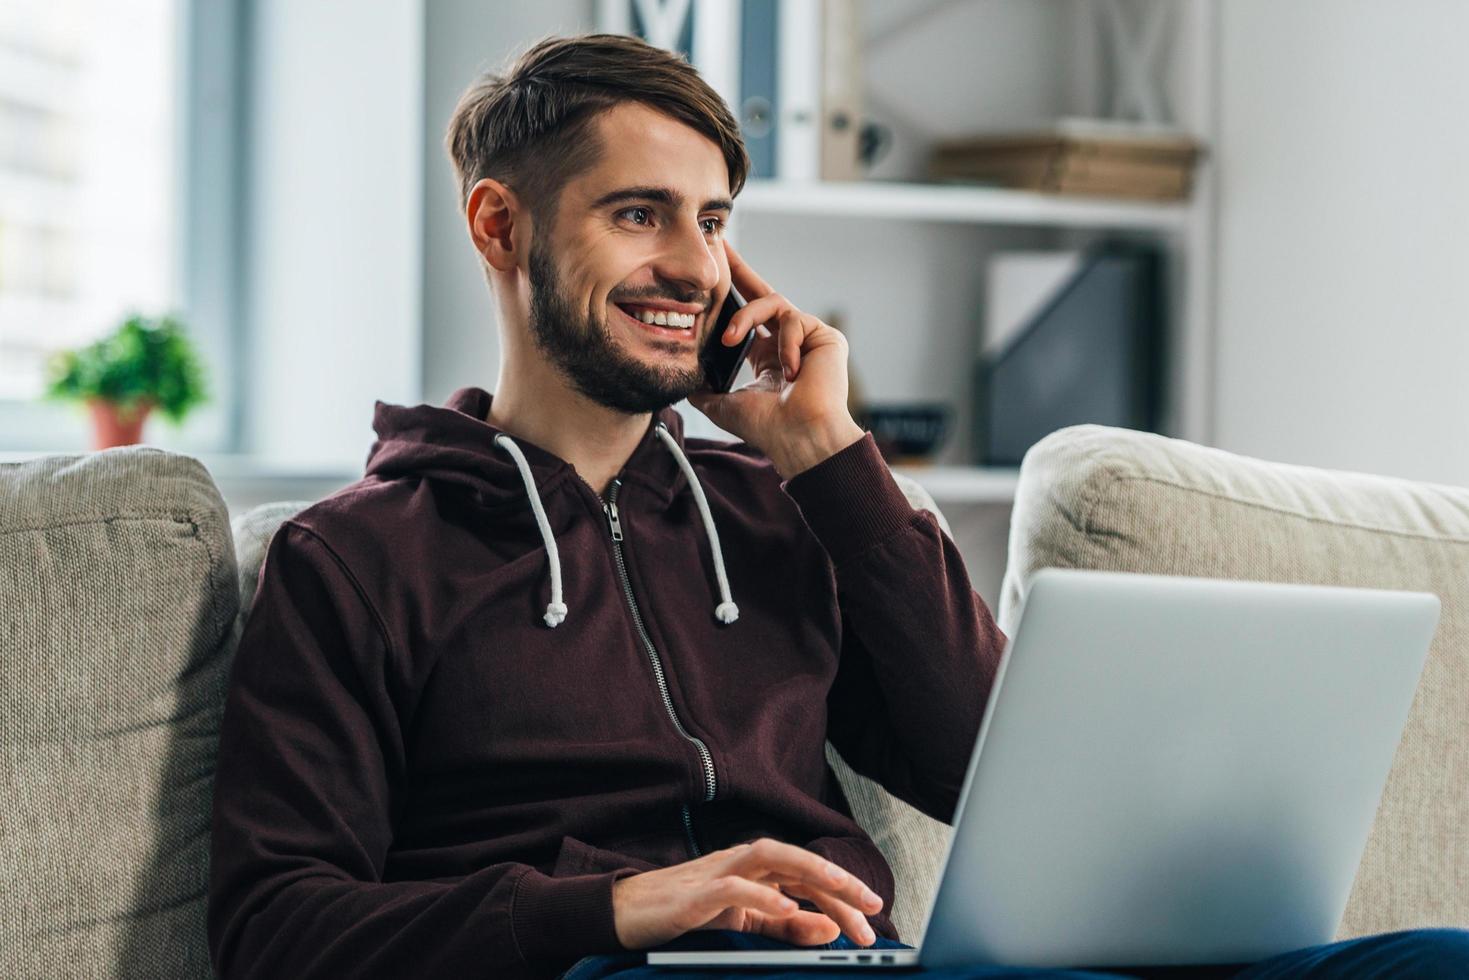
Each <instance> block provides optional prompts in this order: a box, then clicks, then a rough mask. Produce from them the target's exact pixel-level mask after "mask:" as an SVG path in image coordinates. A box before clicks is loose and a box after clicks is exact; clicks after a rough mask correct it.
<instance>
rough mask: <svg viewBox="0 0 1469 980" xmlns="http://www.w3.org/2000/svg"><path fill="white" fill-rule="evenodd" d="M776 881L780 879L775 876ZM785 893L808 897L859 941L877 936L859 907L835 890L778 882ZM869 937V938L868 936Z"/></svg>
mask: <svg viewBox="0 0 1469 980" xmlns="http://www.w3.org/2000/svg"><path fill="white" fill-rule="evenodd" d="M776 880H777V881H779V880H780V879H779V878H777V879H776ZM780 884H781V886H782V888H783V889H784V890H785V893H786V894H787V895H790V896H792V897H794V898H805V899H809V900H810V901H811V902H812V903H813V904H815V906H816V907H817V908H819V909H820V910H821V911H823V912H825V913H826V914H827V916H828V917H829V918H830V919H831V920H832V921H833V922H835V923H836V924H837V925H838V926H840V927H841V930H842V932H845V933H846V934H847V935H849V936H851V937H852V938H853V939H854V940H856V941H857V942H859V943H862V944H864V945H865V944H867V943H869V942H872V941H873V940H875V939H876V938H877V934H876V933H875V932H873V931H872V926H871V925H870V924H868V922H867V916H866V915H864V914H863V913H862V911H861V909H860V908H858V907H857V906H855V905H853V904H851V903H849V902H848V901H847V900H846V897H845V896H839V895H837V894H836V893H835V892H831V891H827V890H825V889H822V888H812V887H810V886H807V885H805V884H802V883H800V882H799V881H797V880H794V879H792V880H791V881H788V882H787V881H782V882H780ZM869 937H871V938H869Z"/></svg>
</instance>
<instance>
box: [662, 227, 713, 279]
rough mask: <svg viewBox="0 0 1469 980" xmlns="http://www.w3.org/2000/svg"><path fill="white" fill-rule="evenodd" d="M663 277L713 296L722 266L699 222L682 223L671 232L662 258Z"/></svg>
mask: <svg viewBox="0 0 1469 980" xmlns="http://www.w3.org/2000/svg"><path fill="white" fill-rule="evenodd" d="M658 272H659V276H660V277H661V278H665V279H672V280H674V281H677V282H682V283H687V284H688V286H689V288H690V289H697V290H699V291H700V292H702V293H712V292H713V291H714V287H716V286H718V285H719V263H718V262H716V261H715V259H714V246H712V245H710V243H709V239H708V238H706V237H705V235H704V230H703V228H701V227H700V223H699V222H697V221H696V222H694V223H693V224H692V225H684V224H679V225H678V227H677V228H676V229H674V230H673V231H672V232H670V236H669V240H668V247H667V248H666V249H665V250H664V251H663V254H662V255H661V256H660V257H659V261H658Z"/></svg>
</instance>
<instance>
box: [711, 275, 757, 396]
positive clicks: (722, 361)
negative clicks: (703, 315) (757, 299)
mask: <svg viewBox="0 0 1469 980" xmlns="http://www.w3.org/2000/svg"><path fill="white" fill-rule="evenodd" d="M744 305H745V302H744V300H742V299H740V295H739V293H737V292H735V289H734V287H733V286H731V287H729V293H728V295H726V296H725V297H724V305H723V306H722V307H720V309H719V319H718V320H716V321H715V323H714V329H713V330H711V331H709V338H708V340H706V341H705V342H704V347H703V349H702V350H700V351H699V365H700V366H701V367H702V368H703V369H704V383H705V384H706V385H707V386H708V387H709V390H711V391H717V392H721V393H724V392H728V391H729V390H730V389H731V388H733V387H734V380H735V377H736V376H737V375H738V374H739V373H740V365H742V364H744V363H745V354H746V352H747V351H749V349H750V344H751V343H753V342H754V340H755V336H756V334H755V331H754V330H751V331H749V332H748V333H746V334H745V337H744V339H743V340H741V341H740V342H739V343H738V344H736V345H735V346H733V347H729V346H727V345H726V344H725V343H724V341H723V340H721V339H720V338H722V337H723V336H724V330H725V328H726V327H728V326H729V321H730V318H731V317H733V316H734V315H735V313H737V312H739V309H740V307H742V306H744Z"/></svg>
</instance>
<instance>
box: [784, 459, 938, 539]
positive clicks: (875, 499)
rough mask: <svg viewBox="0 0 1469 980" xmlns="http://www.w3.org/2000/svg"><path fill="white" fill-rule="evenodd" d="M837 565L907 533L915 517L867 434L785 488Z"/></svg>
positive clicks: (797, 475) (793, 480)
mask: <svg viewBox="0 0 1469 980" xmlns="http://www.w3.org/2000/svg"><path fill="white" fill-rule="evenodd" d="M781 489H783V490H784V491H785V492H786V493H787V494H788V495H789V496H790V497H791V499H793V500H794V501H795V502H796V504H797V505H798V506H799V507H800V508H801V516H802V517H804V518H805V519H806V524H807V525H808V526H809V527H810V528H811V531H812V533H813V534H815V535H816V538H817V540H819V541H820V542H821V544H822V546H823V547H824V548H825V549H826V553H827V554H828V555H830V556H831V560H832V563H833V564H840V563H841V562H842V561H843V560H845V559H847V558H850V557H852V556H854V555H857V554H860V553H861V552H863V551H866V550H867V549H868V548H870V547H872V546H873V545H875V544H878V543H879V542H881V541H883V540H884V539H885V538H887V537H889V536H891V535H893V534H895V533H897V532H898V531H900V530H902V528H903V527H905V526H906V525H907V524H908V522H909V521H911V520H912V519H913V515H914V514H915V513H916V511H914V509H913V505H912V504H910V503H908V498H907V497H905V496H904V495H903V491H902V489H901V488H899V486H898V484H897V481H896V480H894V479H893V474H892V471H891V470H889V469H888V464H887V461H886V460H884V459H883V458H882V453H880V452H879V451H878V449H877V441H876V440H875V439H873V438H872V433H871V432H868V433H866V434H864V435H863V436H862V438H861V439H858V440H857V441H856V442H854V443H852V444H851V445H850V446H848V447H846V448H845V449H842V450H839V451H838V452H836V453H834V454H833V455H831V456H829V457H827V458H826V459H824V460H822V461H821V462H819V463H817V464H816V465H815V466H813V467H811V468H810V469H806V470H802V471H801V472H800V473H797V474H796V475H795V476H793V477H791V478H790V479H789V480H786V481H785V482H784V483H782V484H781Z"/></svg>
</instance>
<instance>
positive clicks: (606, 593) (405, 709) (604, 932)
mask: <svg viewBox="0 0 1469 980" xmlns="http://www.w3.org/2000/svg"><path fill="white" fill-rule="evenodd" d="M489 407H490V395H489V394H488V393H486V392H485V391H484V390H482V389H480V388H475V387H467V388H462V389H460V390H458V391H456V392H455V393H454V394H453V395H452V396H450V399H449V401H448V402H447V403H446V404H445V405H444V406H443V407H435V406H432V405H426V404H425V405H417V406H413V407H405V406H400V405H389V404H385V403H383V402H381V401H379V402H378V403H377V404H376V410H375V416H374V420H373V426H374V428H375V430H376V432H377V434H378V439H377V441H376V442H374V443H373V446H372V449H371V452H370V453H369V455H368V460H367V472H366V475H365V476H364V477H363V478H362V479H361V480H359V481H357V482H356V483H353V484H352V485H350V486H348V487H345V488H343V489H341V490H339V491H337V492H336V493H334V494H332V495H331V496H329V497H327V498H325V499H323V500H321V501H319V502H317V503H315V504H313V505H312V506H310V507H308V508H307V509H305V510H304V511H302V512H300V513H299V514H297V515H296V516H295V517H293V518H292V519H290V520H288V521H286V522H285V523H284V524H282V525H281V527H280V530H279V531H278V532H277V533H276V535H275V537H274V538H273V539H272V540H271V543H270V547H269V549H268V551H267V554H266V558H265V564H264V566H263V568H262V569H261V574H260V581H259V591H258V593H257V595H256V598H255V601H254V606H253V608H252V609H251V611H250V613H249V616H248V618H247V620H246V622H245V627H244V632H243V635H242V637H241V640H240V644H239V649H238V652H237V654H236V657H235V661H234V665H233V667H232V670H231V674H230V687H229V694H228V698H227V702H226V707H225V712H224V718H223V721H222V726H221V733H220V743H219V757H218V768H217V773H216V777H215V790H214V813H213V831H212V833H213V836H212V842H211V860H212V866H211V874H210V888H209V911H208V925H209V944H210V952H211V956H212V958H213V962H214V966H215V969H216V971H217V972H218V973H219V974H220V975H222V976H226V977H293V978H304V977H318V976H320V977H340V976H358V977H360V976H374V977H403V976H430V975H432V976H451V975H468V974H470V973H471V972H475V973H484V972H490V973H493V974H494V975H496V976H503V977H539V976H554V975H556V974H558V973H560V972H561V971H563V970H565V969H566V968H568V967H569V966H570V965H571V964H572V963H574V962H575V961H576V960H577V959H579V958H581V957H583V956H586V955H590V954H594V953H603V952H615V951H618V950H620V949H622V946H621V944H620V943H619V942H618V940H617V935H616V932H615V930H614V928H613V916H612V885H613V882H614V881H615V880H616V879H617V878H620V877H623V876H626V875H629V874H635V873H637V872H640V871H646V870H650V869H653V868H660V867H666V866H668V865H672V864H677V863H680V862H683V861H687V860H690V859H692V858H694V857H696V856H698V855H700V854H705V853H708V852H710V851H713V850H717V849H719V848H724V847H728V846H731V845H733V844H737V843H740V842H742V841H748V840H753V839H755V838H757V837H762V836H769V837H775V838H779V839H781V840H785V841H789V842H792V843H795V844H799V845H801V846H804V847H806V848H808V849H810V850H812V851H815V852H817V853H819V854H821V855H823V856H825V857H827V858H829V859H830V860H832V861H834V862H836V863H837V864H839V865H841V866H842V867H845V868H847V869H848V870H849V871H851V872H852V873H853V874H855V875H856V876H857V877H858V878H860V879H861V880H862V881H864V882H866V883H867V884H868V885H870V886H871V887H872V889H873V890H874V891H876V892H877V893H878V894H879V895H881V896H882V898H883V902H884V907H883V911H882V912H881V913H879V914H878V915H874V916H871V917H870V920H869V921H870V922H871V923H872V926H873V928H874V930H875V931H876V932H877V933H878V934H879V935H882V936H888V937H892V938H898V937H897V933H896V931H895V930H894V928H893V926H892V923H891V921H890V919H889V918H888V911H889V909H890V906H891V904H892V900H893V878H892V872H891V871H890V870H889V868H888V866H887V863H886V862H885V861H884V859H883V857H882V855H881V853H880V852H879V851H878V849H877V847H876V846H875V845H874V844H873V843H872V841H871V839H870V838H869V837H868V835H867V834H866V833H865V832H864V831H863V830H862V828H861V827H860V826H858V825H857V823H856V822H855V821H853V819H852V816H851V811H850V809H849V807H848V805H847V801H846V799H845V798H844V797H843V795H842V790H841V787H840V785H839V783H838V782H837V780H836V777H835V776H834V774H833V773H832V770H831V769H830V767H829V766H828V765H827V763H826V759H825V756H824V743H825V742H826V740H827V739H830V740H831V741H832V743H833V744H834V745H835V746H836V748H837V750H838V751H839V752H841V754H842V757H843V758H844V759H846V760H847V761H848V762H849V763H850V764H851V765H852V767H853V768H854V769H856V770H857V771H858V772H861V773H864V774H866V775H868V776H871V777H873V778H874V779H877V780H879V781H880V782H881V783H882V784H883V785H884V786H886V787H887V788H888V789H889V790H890V791H891V792H893V793H894V794H895V795H897V796H898V797H900V798H902V799H904V800H906V801H908V802H909V803H911V804H913V805H914V806H916V807H918V808H919V809H920V810H922V811H923V812H925V813H927V814H929V815H931V816H933V817H936V818H938V819H940V820H943V821H949V820H951V818H952V816H953V812H954V808H955V806H956V804H957V802H958V795H959V790H960V787H961V785H962V783H963V780H964V774H965V770H966V768H967V765H968V761H969V754H970V749H971V747H972V746H973V744H974V739H975V737H976V735H977V733H978V730H979V723H980V716H981V713H982V711H983V708H984V704H985V700H986V696H987V694H988V692H989V689H990V685H991V682H992V680H993V678H994V674H995V669H996V666H997V665H998V661H999V657H1000V652H1001V650H1002V649H1003V646H1004V643H1005V636H1004V635H1003V634H1002V633H1001V632H1000V630H999V628H998V627H997V626H996V625H995V622H994V619H993V618H992V617H991V615H990V611H989V609H988V608H987V607H986V606H985V603H984V601H983V600H982V599H981V598H980V597H979V596H978V595H976V594H975V592H974V590H973V589H972V588H971V587H970V584H969V579H968V577H967V575H966V573H965V570H964V564H963V561H962V560H961V558H960V555H959V552H958V550H957V548H956V547H955V546H954V543H953V542H952V541H951V540H950V539H949V538H948V537H947V536H946V535H945V534H944V533H943V532H942V531H941V530H940V528H939V526H938V523H937V521H936V520H935V518H934V517H933V516H932V515H931V514H928V513H926V512H923V511H915V510H914V509H913V508H912V507H911V506H910V505H909V503H908V502H907V500H906V499H905V498H904V496H903V494H902V491H901V490H900V489H899V488H898V486H897V484H896V483H895V482H894V481H893V479H892V476H891V474H890V473H889V471H888V469H887V466H886V465H885V463H884V462H883V460H882V457H881V456H880V455H879V454H878V452H877V448H876V445H875V444H874V442H873V440H872V436H871V435H870V434H869V435H865V436H863V438H862V439H861V440H859V441H858V442H856V443H854V444H853V445H852V446H850V447H848V448H846V449H844V450H842V451H841V452H839V453H837V454H836V455H835V456H832V457H831V458H830V459H827V460H826V461H824V462H822V463H820V464H818V465H817V466H815V467H813V468H811V469H809V470H807V471H805V472H803V473H800V474H798V475H797V476H796V477H794V478H793V479H791V480H789V481H784V482H783V481H782V480H781V479H780V477H779V475H778V474H777V472H776V470H775V468H774V466H773V465H772V464H771V462H770V460H768V459H767V458H765V457H764V456H763V455H762V454H761V453H759V452H758V451H756V450H755V449H753V448H752V447H750V446H749V445H747V444H745V443H728V442H722V441H715V440H708V439H689V440H687V441H685V440H684V439H683V425H682V419H681V417H680V416H679V414H678V413H677V412H675V411H674V410H673V409H672V408H666V409H664V410H662V411H660V412H658V413H656V414H655V415H654V417H653V420H652V424H651V425H650V427H649V430H648V433H647V434H646V436H645V437H644V438H643V440H642V441H641V442H640V443H639V444H638V447H637V449H636V450H635V451H634V452H633V454H632V456H631V457H630V458H629V459H628V461H627V465H626V466H625V467H624V469H623V470H622V472H621V473H620V474H619V475H618V477H617V478H616V479H615V480H614V482H613V484H612V485H611V486H610V487H609V488H608V491H607V500H605V501H604V500H603V499H602V498H601V497H599V496H598V494H597V493H596V491H594V490H593V489H592V487H591V486H590V485H588V484H587V483H586V482H585V481H584V480H583V479H582V478H581V477H580V476H579V475H578V474H577V472H576V470H575V469H574V468H573V467H572V466H571V465H570V464H568V463H566V462H565V461H564V460H562V459H559V458H558V457H556V456H554V455H552V454H551V453H549V452H547V451H545V450H543V449H541V448H539V447H537V446H535V445H533V444H531V443H529V442H526V441H524V440H521V439H516V438H513V437H510V436H508V435H505V434H502V433H501V431H500V430H499V429H497V428H495V427H494V426H492V425H489V424H488V423H486V422H485V421H484V419H485V418H486V417H487V415H488V413H489ZM522 466H523V467H524V469H522ZM690 473H692V474H693V476H694V477H696V479H693V480H691V479H689V474H690ZM527 479H529V481H530V485H529V486H528V484H527ZM553 624H554V625H553ZM803 904H804V905H805V907H807V908H811V907H813V906H811V905H810V903H809V902H805V903H803Z"/></svg>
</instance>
